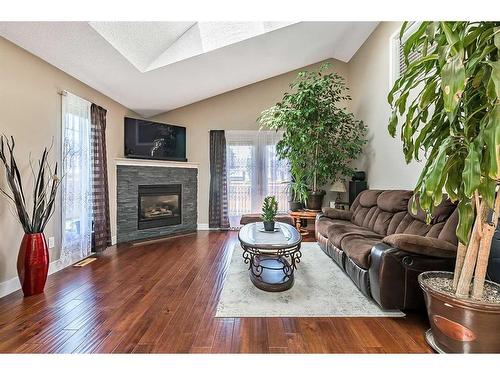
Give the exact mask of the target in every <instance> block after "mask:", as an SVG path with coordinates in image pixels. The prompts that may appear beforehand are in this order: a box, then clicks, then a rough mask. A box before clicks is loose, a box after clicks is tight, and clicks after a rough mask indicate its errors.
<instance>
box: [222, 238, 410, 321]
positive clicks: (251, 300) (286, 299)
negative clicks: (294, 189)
mask: <svg viewBox="0 0 500 375" xmlns="http://www.w3.org/2000/svg"><path fill="white" fill-rule="evenodd" d="M242 252H243V250H242V248H241V246H240V245H239V244H237V245H236V246H235V248H234V250H233V254H232V259H231V264H230V266H229V270H228V275H227V277H226V280H225V282H224V287H223V289H222V293H221V297H220V299H219V304H218V306H217V312H216V314H215V316H216V317H221V318H222V317H228V318H237V317H332V316H333V317H335V316H338V317H341V316H344V317H377V316H390V317H395V316H396V317H401V316H405V314H403V313H402V312H401V311H399V310H396V311H394V310H393V311H384V310H381V309H380V307H379V306H378V305H377V304H376V303H375V302H373V301H371V300H369V299H368V298H366V297H365V296H364V295H363V294H362V293H361V292H360V291H359V290H358V288H357V287H356V286H355V285H354V284H353V282H352V281H351V279H349V277H348V276H347V275H346V274H345V273H344V272H343V271H342V270H341V269H340V267H338V266H337V265H336V264H335V263H334V261H333V260H332V259H330V258H329V257H328V256H327V255H326V254H325V253H323V251H322V250H321V249H320V247H319V246H318V245H317V244H316V243H314V242H304V243H302V247H301V252H302V258H301V262H300V263H299V264H298V269H297V270H296V271H295V283H294V285H293V286H292V288H291V289H289V290H287V291H284V292H274V293H273V292H265V291H263V290H260V289H258V288H256V287H255V286H254V285H253V284H252V282H251V281H250V277H249V275H248V272H249V271H248V266H247V265H246V264H244V263H243V258H242Z"/></svg>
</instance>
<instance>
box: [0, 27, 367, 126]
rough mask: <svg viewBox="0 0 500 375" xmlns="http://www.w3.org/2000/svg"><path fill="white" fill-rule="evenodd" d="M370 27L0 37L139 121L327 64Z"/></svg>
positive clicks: (48, 31)
mask: <svg viewBox="0 0 500 375" xmlns="http://www.w3.org/2000/svg"><path fill="white" fill-rule="evenodd" d="M376 26H377V22H193V21H186V22H0V35H1V36H3V37H5V38H6V39H8V40H10V41H12V42H13V43H15V44H17V45H19V46H20V47H22V48H24V49H26V50H28V51H29V52H31V53H33V54H34V55H36V56H39V57H40V58H42V59H44V60H45V61H47V62H49V63H50V64H52V65H54V66H56V67H57V68H59V69H61V70H63V71H65V72H66V73H68V74H70V75H72V76H74V77H76V78H78V79H79V80H81V81H82V82H84V83H86V84H88V85H89V86H91V87H93V88H95V89H96V90H98V91H100V92H102V93H103V94H105V95H107V96H109V97H110V98H112V99H114V100H116V101H117V102H119V103H121V104H122V105H124V106H126V107H127V108H130V109H131V110H133V111H135V112H137V113H139V114H140V115H142V116H144V117H149V116H153V115H156V114H158V113H162V112H166V111H169V110H172V109H174V108H178V107H181V106H184V105H187V104H191V103H193V102H196V101H199V100H203V99H206V98H208V97H211V96H215V95H218V94H222V93H224V92H227V91H230V90H234V89H236V88H239V87H242V86H245V85H248V84H251V83H255V82H258V81H261V80H264V79H266V78H270V77H273V76H276V75H279V74H282V73H285V72H288V71H291V70H294V69H297V68H300V67H303V66H306V65H309V64H313V63H316V62H319V61H322V60H325V59H328V58H336V59H338V60H341V61H344V62H348V61H349V60H350V59H351V57H352V56H353V55H354V53H355V52H356V51H357V50H358V48H359V47H360V46H361V45H362V44H363V42H364V41H365V40H366V39H367V38H368V36H369V35H370V34H371V32H372V31H373V30H374V29H375V27H376Z"/></svg>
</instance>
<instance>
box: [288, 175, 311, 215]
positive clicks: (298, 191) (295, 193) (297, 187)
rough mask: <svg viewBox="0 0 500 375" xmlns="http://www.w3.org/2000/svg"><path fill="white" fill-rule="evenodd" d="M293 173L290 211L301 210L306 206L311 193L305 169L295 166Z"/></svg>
mask: <svg viewBox="0 0 500 375" xmlns="http://www.w3.org/2000/svg"><path fill="white" fill-rule="evenodd" d="M291 175H292V176H293V179H292V181H291V182H290V184H289V190H290V192H291V197H290V198H291V199H290V211H299V210H301V209H302V208H303V207H304V203H305V202H306V201H307V197H308V195H309V188H308V186H307V182H306V180H305V169H304V168H297V167H296V166H293V167H292V170H291Z"/></svg>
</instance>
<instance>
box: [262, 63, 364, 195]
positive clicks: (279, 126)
mask: <svg viewBox="0 0 500 375" xmlns="http://www.w3.org/2000/svg"><path fill="white" fill-rule="evenodd" d="M326 69H328V65H323V66H322V67H321V68H320V70H319V71H303V72H300V73H299V74H298V76H297V79H296V80H295V81H294V82H292V83H291V84H290V89H291V91H292V92H291V93H285V94H284V95H283V98H282V100H281V102H279V103H277V104H276V105H275V106H273V107H271V108H269V109H267V110H265V111H263V112H262V114H261V116H260V117H259V119H258V121H259V123H260V124H261V126H262V127H266V128H269V129H273V130H283V131H284V135H283V139H282V140H281V141H280V142H278V144H277V147H276V151H277V153H278V156H279V157H280V158H281V159H286V160H288V162H289V164H290V168H291V173H292V176H293V178H294V181H295V182H296V183H297V185H292V190H294V189H295V187H294V186H297V187H298V188H297V190H294V192H295V195H296V196H298V197H299V198H300V199H301V200H302V201H305V198H307V196H304V190H303V187H304V184H305V185H306V186H307V187H308V188H309V189H312V190H318V188H319V187H320V186H322V185H325V184H326V183H328V182H331V181H333V180H336V179H338V178H340V177H341V176H347V175H352V174H353V172H354V170H353V169H352V168H351V166H350V163H351V161H352V160H353V159H355V158H356V157H358V156H359V154H360V153H361V151H362V147H363V145H364V143H365V140H364V137H365V133H366V129H365V127H364V125H363V124H362V122H360V121H357V120H356V119H355V118H354V115H353V114H352V113H349V112H347V110H346V109H345V108H343V107H341V106H342V105H343V104H344V103H345V102H346V101H348V100H350V99H351V98H350V97H349V95H347V93H346V91H347V87H346V85H345V82H344V79H343V78H342V77H341V76H339V75H338V74H336V73H330V74H326V73H325V70H326Z"/></svg>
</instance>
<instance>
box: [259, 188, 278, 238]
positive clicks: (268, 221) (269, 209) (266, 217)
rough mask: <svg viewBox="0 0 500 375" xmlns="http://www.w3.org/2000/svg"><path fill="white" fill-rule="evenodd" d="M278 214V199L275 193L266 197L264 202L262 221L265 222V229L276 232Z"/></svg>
mask: <svg viewBox="0 0 500 375" xmlns="http://www.w3.org/2000/svg"><path fill="white" fill-rule="evenodd" d="M277 214H278V201H277V200H276V197H275V196H274V195H270V196H268V197H265V198H264V202H263V203H262V221H263V222H264V230H265V231H267V232H274V224H275V222H274V219H275V218H276V215H277Z"/></svg>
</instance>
